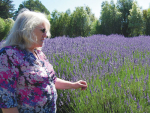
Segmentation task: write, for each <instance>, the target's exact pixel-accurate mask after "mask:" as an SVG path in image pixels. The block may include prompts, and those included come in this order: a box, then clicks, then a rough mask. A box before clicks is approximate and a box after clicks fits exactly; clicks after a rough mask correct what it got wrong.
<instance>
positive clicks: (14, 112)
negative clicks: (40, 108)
mask: <svg viewBox="0 0 150 113" xmlns="http://www.w3.org/2000/svg"><path fill="white" fill-rule="evenodd" d="M1 109H2V112H3V113H19V111H18V109H17V107H14V108H1Z"/></svg>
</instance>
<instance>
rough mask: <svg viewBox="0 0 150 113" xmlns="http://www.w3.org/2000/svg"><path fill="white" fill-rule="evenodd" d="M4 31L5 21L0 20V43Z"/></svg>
mask: <svg viewBox="0 0 150 113" xmlns="http://www.w3.org/2000/svg"><path fill="white" fill-rule="evenodd" d="M4 31H5V21H4V19H2V18H0V41H1V40H2V39H3V38H4Z"/></svg>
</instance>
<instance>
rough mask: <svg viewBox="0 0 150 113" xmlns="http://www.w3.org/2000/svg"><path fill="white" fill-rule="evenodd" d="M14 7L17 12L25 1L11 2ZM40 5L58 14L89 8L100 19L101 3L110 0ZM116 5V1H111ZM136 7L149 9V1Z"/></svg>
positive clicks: (48, 1)
mask: <svg viewBox="0 0 150 113" xmlns="http://www.w3.org/2000/svg"><path fill="white" fill-rule="evenodd" d="M12 1H13V3H12V4H14V5H15V9H16V10H17V9H18V7H19V5H20V4H22V2H23V1H26V0H12ZM40 1H41V3H42V4H43V5H44V6H45V7H46V8H47V9H48V10H49V11H50V13H52V12H53V11H54V10H57V11H58V12H66V10H68V9H70V10H71V12H73V11H74V10H75V7H78V6H83V7H84V6H88V7H90V9H91V11H92V13H93V14H94V15H95V17H96V18H99V17H100V12H101V4H102V2H103V1H108V2H109V3H110V1H111V0H40ZM113 1H114V3H115V4H116V2H117V0H113ZM136 1H137V3H138V6H139V7H141V8H142V10H144V9H148V8H150V1H149V0H136Z"/></svg>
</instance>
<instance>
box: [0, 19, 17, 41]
mask: <svg viewBox="0 0 150 113" xmlns="http://www.w3.org/2000/svg"><path fill="white" fill-rule="evenodd" d="M13 24H14V20H13V19H11V18H8V19H5V20H4V19H2V18H0V41H2V40H4V39H5V38H6V36H7V35H8V33H9V31H10V29H11V28H12V26H13Z"/></svg>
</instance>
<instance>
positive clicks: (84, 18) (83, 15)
mask: <svg viewBox="0 0 150 113" xmlns="http://www.w3.org/2000/svg"><path fill="white" fill-rule="evenodd" d="M68 28H69V29H70V32H69V33H68V35H69V36H70V37H77V36H83V37H86V36H88V35H89V34H90V17H89V15H88V14H87V12H86V10H84V8H83V7H76V10H75V11H74V12H73V13H72V14H71V15H70V21H69V26H68Z"/></svg>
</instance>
